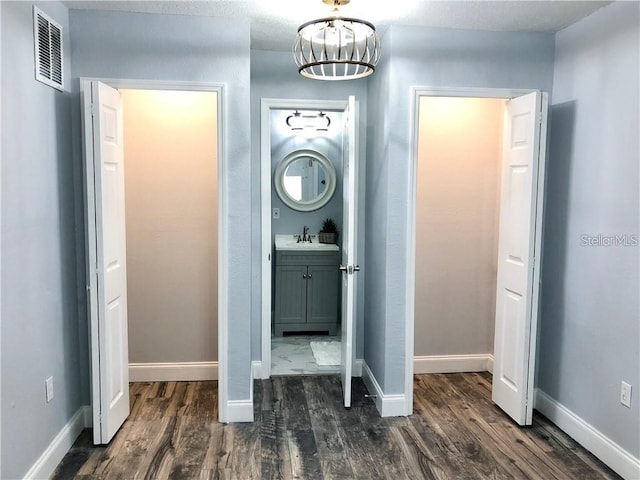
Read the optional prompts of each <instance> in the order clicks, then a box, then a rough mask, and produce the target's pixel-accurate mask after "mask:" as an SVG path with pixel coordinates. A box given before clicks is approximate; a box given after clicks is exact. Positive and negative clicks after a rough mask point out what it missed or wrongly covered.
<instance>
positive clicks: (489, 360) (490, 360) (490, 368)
mask: <svg viewBox="0 0 640 480" xmlns="http://www.w3.org/2000/svg"><path fill="white" fill-rule="evenodd" d="M487 372H489V373H490V374H491V375H493V354H489V358H487Z"/></svg>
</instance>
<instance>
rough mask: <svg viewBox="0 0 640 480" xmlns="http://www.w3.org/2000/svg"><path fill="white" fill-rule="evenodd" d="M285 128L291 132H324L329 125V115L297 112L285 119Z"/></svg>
mask: <svg viewBox="0 0 640 480" xmlns="http://www.w3.org/2000/svg"><path fill="white" fill-rule="evenodd" d="M286 122H287V126H288V127H289V128H290V129H291V131H294V132H295V131H302V130H305V131H309V130H315V131H316V132H326V131H328V130H329V125H331V119H330V118H329V115H327V114H326V113H324V112H318V113H317V114H311V113H306V114H303V113H300V112H299V111H298V110H296V111H295V112H293V113H292V114H291V115H289V116H288V117H287V120H286Z"/></svg>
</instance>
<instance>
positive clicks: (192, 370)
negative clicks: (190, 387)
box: [129, 362, 218, 382]
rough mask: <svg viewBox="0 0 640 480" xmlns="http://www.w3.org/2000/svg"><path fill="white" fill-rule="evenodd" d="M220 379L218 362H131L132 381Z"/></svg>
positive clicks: (130, 374)
mask: <svg viewBox="0 0 640 480" xmlns="http://www.w3.org/2000/svg"><path fill="white" fill-rule="evenodd" d="M206 380H218V362H175V363H130V364H129V381H130V382H197V381H206Z"/></svg>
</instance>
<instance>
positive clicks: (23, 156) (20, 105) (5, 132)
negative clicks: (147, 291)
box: [0, 2, 88, 478]
mask: <svg viewBox="0 0 640 480" xmlns="http://www.w3.org/2000/svg"><path fill="white" fill-rule="evenodd" d="M37 5H38V6H39V7H40V8H41V9H42V10H43V11H44V12H45V13H46V14H48V15H49V16H50V17H52V18H53V19H54V20H55V21H57V22H58V23H60V24H61V25H62V27H63V29H64V33H65V35H64V45H63V52H64V62H65V69H64V75H65V77H66V78H67V81H66V82H65V87H66V91H64V92H59V91H57V90H54V89H53V88H51V87H49V86H47V85H44V84H42V83H40V82H37V81H36V80H35V79H34V60H33V56H34V55H33V14H32V3H31V2H1V3H0V8H1V12H2V13H1V17H2V28H1V30H2V202H1V204H2V240H1V242H2V294H1V295H2V311H1V316H2V332H1V337H2V439H3V442H2V470H1V472H0V477H2V478H22V477H23V476H24V474H25V473H27V470H28V469H29V468H30V467H31V466H32V465H33V464H34V463H35V461H36V460H37V459H38V458H39V457H40V455H41V454H42V453H43V452H44V451H45V449H46V448H47V447H48V445H49V444H50V443H51V441H52V440H53V439H54V437H55V436H56V435H57V434H58V432H60V430H61V429H62V428H63V427H64V425H65V424H66V423H67V422H68V421H69V419H70V418H71V417H72V416H73V415H74V414H75V413H76V412H77V411H78V409H79V408H80V406H81V405H83V402H82V395H81V382H80V367H81V366H82V365H86V363H87V360H88V359H87V358H86V357H80V355H79V341H80V337H79V325H78V316H77V301H76V268H75V224H74V202H75V198H74V196H73V191H74V188H73V181H74V179H73V163H72V147H71V134H70V124H71V94H70V93H69V92H68V85H69V82H68V78H69V59H70V55H69V52H70V49H69V36H68V32H69V16H68V13H67V9H66V8H65V7H64V6H63V5H62V4H60V3H58V2H37ZM82 341H84V338H82ZM50 375H53V379H54V393H55V396H54V398H53V400H52V401H51V402H50V403H46V402H45V389H44V384H45V378H47V377H48V376H50Z"/></svg>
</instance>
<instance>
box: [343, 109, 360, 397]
mask: <svg viewBox="0 0 640 480" xmlns="http://www.w3.org/2000/svg"><path fill="white" fill-rule="evenodd" d="M344 113H345V125H344V132H343V137H344V141H343V154H342V163H343V177H342V182H343V183H342V202H343V214H342V265H341V266H340V270H342V327H341V329H342V338H341V342H342V365H341V371H340V373H341V380H342V391H343V393H344V406H345V407H350V406H351V374H352V370H353V338H354V331H355V317H356V316H355V308H356V304H355V288H356V287H355V285H356V276H355V273H356V272H357V271H358V270H360V267H359V266H358V265H356V225H357V223H356V221H357V219H356V212H357V198H358V152H357V138H356V125H357V120H358V119H357V111H356V101H355V97H349V104H348V106H347V109H346V110H345V112H344Z"/></svg>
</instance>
